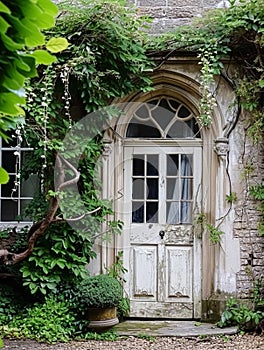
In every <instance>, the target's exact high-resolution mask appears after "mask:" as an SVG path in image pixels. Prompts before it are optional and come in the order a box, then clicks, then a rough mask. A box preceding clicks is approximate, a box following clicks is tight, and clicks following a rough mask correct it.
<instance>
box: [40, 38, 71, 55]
mask: <svg viewBox="0 0 264 350" xmlns="http://www.w3.org/2000/svg"><path fill="white" fill-rule="evenodd" d="M68 46H69V43H68V40H67V39H65V38H51V39H50V40H49V41H48V42H47V44H46V47H47V50H49V51H50V52H52V53H57V52H61V51H63V50H65V49H67V47H68Z"/></svg>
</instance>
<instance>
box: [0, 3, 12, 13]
mask: <svg viewBox="0 0 264 350" xmlns="http://www.w3.org/2000/svg"><path fill="white" fill-rule="evenodd" d="M0 12H4V13H8V14H10V13H11V11H10V9H9V8H8V7H7V6H6V5H4V4H3V3H2V1H0Z"/></svg>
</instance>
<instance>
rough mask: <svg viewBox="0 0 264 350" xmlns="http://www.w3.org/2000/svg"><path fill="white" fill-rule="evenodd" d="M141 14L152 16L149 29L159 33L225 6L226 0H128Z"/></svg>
mask: <svg viewBox="0 0 264 350" xmlns="http://www.w3.org/2000/svg"><path fill="white" fill-rule="evenodd" d="M128 4H130V5H135V6H136V7H137V8H138V9H139V12H140V13H141V14H145V15H148V16H150V17H151V18H153V23H152V26H151V31H152V32H153V33H159V32H163V31H166V30H170V29H173V28H174V27H175V26H181V25H185V24H189V23H191V21H192V20H193V19H195V18H198V17H202V16H203V14H204V13H205V12H206V11H208V10H210V9H213V8H216V7H227V6H228V1H219V0H197V1H193V0H128Z"/></svg>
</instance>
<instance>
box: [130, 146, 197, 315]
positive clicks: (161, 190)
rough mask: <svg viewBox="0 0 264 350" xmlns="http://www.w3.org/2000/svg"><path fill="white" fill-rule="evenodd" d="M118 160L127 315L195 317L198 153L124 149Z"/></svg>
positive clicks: (180, 149) (192, 149)
mask: <svg viewBox="0 0 264 350" xmlns="http://www.w3.org/2000/svg"><path fill="white" fill-rule="evenodd" d="M124 160H125V161H124V164H125V166H124V189H125V192H124V194H125V203H126V213H127V214H126V217H125V220H124V224H125V227H124V232H126V234H127V235H129V237H128V238H127V242H128V249H127V250H126V251H124V254H125V256H124V260H125V261H127V262H128V266H129V275H128V278H127V280H128V281H127V285H126V286H125V288H126V291H127V292H128V294H129V297H130V300H131V313H130V316H132V317H142V316H144V317H159V318H167V317H171V318H192V317H194V314H195V315H196V316H197V312H196V313H194V305H195V302H196V303H197V300H196V301H195V298H197V297H198V294H199V293H197V287H196V289H195V292H194V285H195V286H199V284H200V281H199V280H198V281H197V280H195V278H196V276H197V278H198V279H199V278H200V273H199V269H200V267H199V266H200V258H201V257H200V255H198V254H199V252H200V250H199V249H197V247H196V246H195V245H196V244H197V240H196V239H195V237H194V234H193V216H194V213H193V211H194V207H195V206H197V199H199V198H200V197H199V188H200V182H201V168H200V162H201V149H200V147H197V148H196V147H193V146H192V147H178V148H177V147H171V146H170V147H167V146H163V147H157V146H153V147H147V146H146V147H142V146H139V147H137V146H133V147H132V146H128V147H125V159H124ZM194 201H196V202H195V203H194ZM198 244H199V243H198ZM194 248H195V249H194ZM194 251H195V252H196V255H195V256H194ZM194 270H195V271H196V273H194V272H193V271H194ZM197 272H198V273H197Z"/></svg>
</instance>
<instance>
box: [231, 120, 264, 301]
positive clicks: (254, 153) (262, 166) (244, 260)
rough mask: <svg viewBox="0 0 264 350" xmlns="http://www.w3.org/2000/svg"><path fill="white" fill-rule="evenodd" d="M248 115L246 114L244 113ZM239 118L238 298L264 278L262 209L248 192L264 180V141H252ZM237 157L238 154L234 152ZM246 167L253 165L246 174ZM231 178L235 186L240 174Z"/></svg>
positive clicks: (234, 229) (236, 224)
mask: <svg viewBox="0 0 264 350" xmlns="http://www.w3.org/2000/svg"><path fill="white" fill-rule="evenodd" d="M244 118H245V117H244ZM244 118H243V117H242V118H240V120H239V122H238V124H237V127H236V129H235V130H234V134H235V135H236V138H237V140H238V142H239V141H240V143H242V144H243V149H241V148H240V154H238V152H237V157H236V158H237V162H236V167H237V174H238V176H239V177H240V182H241V179H242V180H243V181H242V187H241V190H240V193H238V195H239V197H238V202H237V204H236V205H235V209H234V212H235V217H234V226H233V232H234V237H236V238H239V242H240V263H241V269H240V271H239V272H238V273H237V294H238V297H239V298H242V299H243V298H249V297H252V295H253V290H254V288H255V285H256V282H257V281H258V280H260V279H263V266H264V255H263V250H264V240H263V237H261V236H259V233H258V228H257V226H258V222H259V221H260V219H261V213H260V212H259V210H258V206H259V203H257V202H256V201H255V200H254V199H252V197H251V196H250V194H249V187H250V186H252V185H256V184H259V183H263V173H264V145H263V143H260V144H259V145H258V146H256V145H254V146H253V145H252V143H251V141H250V139H249V138H248V137H247V136H246V134H245V130H244V129H245V127H246V126H247V123H246V119H244ZM233 158H235V154H234V155H233ZM245 169H251V170H250V173H249V175H248V176H246V171H245ZM238 176H236V177H235V178H233V179H231V180H232V182H233V183H234V186H237V182H238V180H239V177H238Z"/></svg>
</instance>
